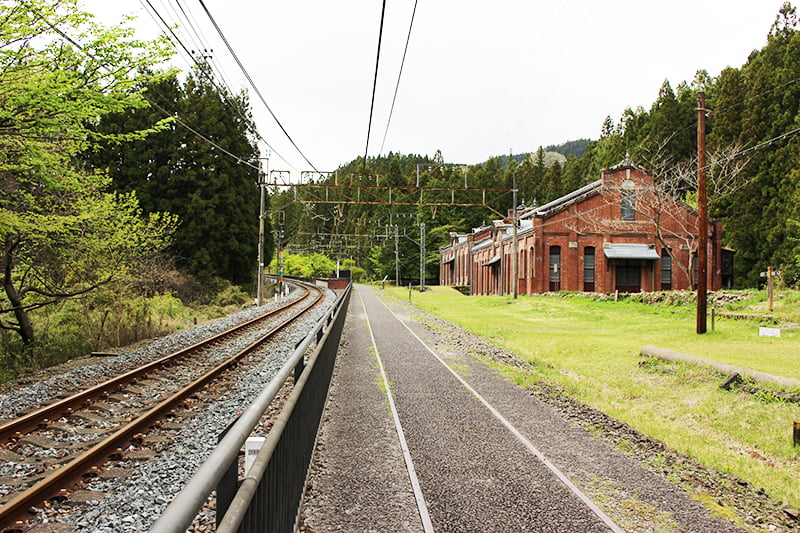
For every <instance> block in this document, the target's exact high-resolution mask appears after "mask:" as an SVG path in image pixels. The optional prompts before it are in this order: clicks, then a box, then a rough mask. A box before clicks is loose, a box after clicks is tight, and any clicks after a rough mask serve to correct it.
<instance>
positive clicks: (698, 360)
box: [640, 345, 800, 389]
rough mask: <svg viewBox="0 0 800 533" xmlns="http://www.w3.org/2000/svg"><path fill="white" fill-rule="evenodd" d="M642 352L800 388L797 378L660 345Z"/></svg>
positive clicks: (787, 386) (649, 347) (649, 346)
mask: <svg viewBox="0 0 800 533" xmlns="http://www.w3.org/2000/svg"><path fill="white" fill-rule="evenodd" d="M640 354H641V355H645V356H649V357H657V358H658V359H663V360H665V361H678V362H684V363H692V364H696V365H697V364H699V365H705V366H710V367H711V368H714V369H716V370H719V371H720V372H722V373H724V374H728V375H730V374H736V373H738V374H740V375H742V376H747V377H749V378H752V379H754V380H756V381H759V382H761V383H776V384H778V385H780V386H782V387H786V388H787V389H800V381H797V380H796V379H791V378H785V377H782V376H775V375H772V374H767V373H766V372H760V371H758V370H751V369H749V368H742V367H739V366H735V365H729V364H727V363H720V362H718V361H712V360H711V359H705V358H704V357H696V356H694V355H689V354H685V353H681V352H676V351H673V350H667V349H666V348H659V347H658V346H651V345H647V346H644V347H642V349H641V351H640Z"/></svg>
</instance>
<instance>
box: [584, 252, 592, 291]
mask: <svg viewBox="0 0 800 533" xmlns="http://www.w3.org/2000/svg"><path fill="white" fill-rule="evenodd" d="M583 290H584V291H586V292H594V246H587V247H586V248H584V249H583Z"/></svg>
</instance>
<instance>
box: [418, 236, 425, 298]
mask: <svg viewBox="0 0 800 533" xmlns="http://www.w3.org/2000/svg"><path fill="white" fill-rule="evenodd" d="M426 254H427V251H426V250H425V223H424V222H423V223H422V224H420V225H419V292H424V291H425V255H426Z"/></svg>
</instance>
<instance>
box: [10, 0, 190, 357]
mask: <svg viewBox="0 0 800 533" xmlns="http://www.w3.org/2000/svg"><path fill="white" fill-rule="evenodd" d="M131 35H132V31H131V30H130V29H127V28H125V27H122V26H118V27H115V28H111V29H106V28H102V27H100V26H97V25H95V24H93V23H92V22H91V17H90V16H89V15H87V14H86V13H82V12H80V11H79V10H78V9H77V6H76V2H75V1H74V0H63V1H62V0H58V1H57V0H25V1H20V2H17V3H15V4H12V5H9V4H0V43H2V46H0V185H1V186H0V190H1V191H2V196H0V245H2V252H1V253H2V255H0V270H1V271H2V283H3V293H2V294H3V297H2V298H0V328H2V329H7V330H11V331H14V332H16V333H17V334H19V337H20V339H21V340H22V342H23V343H24V344H26V345H31V344H33V343H34V340H35V336H34V320H33V319H32V317H31V315H30V313H31V311H33V310H35V309H39V308H41V307H43V306H47V305H51V304H53V303H58V302H61V301H63V300H65V299H68V298H74V297H76V296H79V295H83V294H87V293H89V292H91V291H93V290H95V289H97V288H98V287H100V286H103V285H109V284H112V283H115V282H118V281H120V280H122V279H124V278H128V277H130V276H133V275H135V273H136V262H137V261H138V260H143V259H144V258H146V257H147V256H149V255H150V254H153V253H155V252H156V251H158V250H160V249H161V248H162V247H163V246H164V244H165V242H166V239H167V238H168V237H169V235H170V233H171V231H172V230H173V228H174V222H175V221H174V219H173V217H171V216H169V215H162V214H156V213H154V214H152V215H151V216H150V217H149V218H142V217H141V213H140V211H139V208H138V204H137V201H136V199H135V197H133V196H132V195H116V194H113V193H109V192H107V186H108V184H109V180H108V179H107V178H106V177H105V176H104V175H103V174H102V173H98V172H88V171H84V170H81V169H80V168H79V167H78V165H76V164H75V161H74V157H75V155H76V154H78V153H79V152H81V151H84V150H86V149H88V148H89V147H90V146H92V144H93V143H94V142H96V141H97V139H98V138H100V137H102V138H104V139H105V140H107V141H114V142H125V141H128V140H130V139H133V138H141V137H142V136H145V135H147V134H148V133H152V132H154V131H157V130H158V129H160V128H163V127H165V125H166V123H165V121H158V122H156V123H154V124H152V125H151V127H150V128H147V129H144V130H137V131H132V132H128V133H126V134H117V133H108V134H106V135H102V136H100V135H97V134H95V133H94V132H92V131H91V129H90V128H89V126H90V125H91V124H92V123H94V122H96V120H97V119H98V117H102V116H103V115H105V114H107V113H111V112H118V111H121V110H123V109H126V108H131V107H134V108H136V107H143V106H145V105H146V102H145V101H144V100H143V98H142V95H141V91H140V90H138V89H137V83H138V82H137V80H136V79H135V77H134V75H135V73H136V72H138V71H141V70H142V69H144V68H146V67H147V66H149V65H151V64H154V63H156V62H159V61H161V60H163V59H164V58H165V57H167V55H168V54H167V52H166V47H165V46H163V43H160V42H150V43H144V42H140V41H136V40H134V39H132V37H131ZM67 38H69V41H68V42H65V39H67Z"/></svg>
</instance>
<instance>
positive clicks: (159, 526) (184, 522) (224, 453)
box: [150, 285, 352, 533]
mask: <svg viewBox="0 0 800 533" xmlns="http://www.w3.org/2000/svg"><path fill="white" fill-rule="evenodd" d="M351 287H352V285H349V286H348V287H347V289H346V290H344V291H343V292H342V293H341V294H340V295H339V296H338V297H337V298H336V301H335V302H334V304H333V306H332V308H331V309H330V310H329V311H328V312H327V313H325V315H324V316H322V317H321V318H320V319H319V320H318V321H317V323H316V324H315V325H314V327H313V328H312V329H311V331H309V333H308V335H306V337H305V338H304V339H303V340H302V341H301V342H300V343H299V344H298V345H297V347H296V348H295V350H294V352H293V353H292V355H291V356H290V357H289V359H287V360H286V362H285V363H284V364H283V366H282V367H281V368H280V370H279V371H278V373H277V374H276V375H275V376H274V377H273V378H272V379H271V380H270V382H269V383H268V384H267V386H266V387H265V388H264V389H263V390H262V391H261V393H260V394H259V395H258V396H257V397H256V399H255V400H253V402H252V403H251V404H250V406H248V407H247V409H246V410H245V411H244V412H243V413H242V414H241V416H240V417H239V419H238V420H237V421H236V422H235V423H234V424H233V425H232V426H231V427H230V428H229V429H228V432H227V433H226V435H225V436H224V437H223V438H222V439H221V440H220V442H219V444H218V445H217V447H216V448H214V450H213V451H212V452H211V454H210V455H209V456H208V458H207V459H206V460H205V462H204V463H203V464H202V465H200V467H199V468H198V469H197V471H196V472H195V474H194V475H193V476H192V477H191V479H189V481H188V482H187V483H186V485H185V486H184V487H183V489H182V490H181V491H180V492H179V493H178V494H177V495H176V496H175V498H174V499H173V500H172V502H171V503H170V504H169V505H168V506H167V508H166V509H164V512H163V513H162V514H161V516H160V517H159V518H158V520H156V522H155V523H154V524H153V526H152V527H151V528H150V532H151V533H173V532H174V533H181V532H184V531H186V530H187V529H188V528H189V526H190V525H191V524H192V521H193V520H194V518H195V517H196V516H197V514H198V512H199V510H200V509H201V508H202V507H203V505H204V504H205V503H206V500H207V499H208V496H209V495H210V494H211V492H212V491H213V490H214V489H215V488H216V485H217V483H218V482H219V481H220V479H222V477H223V475H224V474H225V473H226V471H227V469H228V467H229V465H230V464H231V463H232V462H233V461H236V460H237V457H238V454H239V450H240V449H241V448H242V446H243V445H244V442H245V440H247V437H249V436H250V434H251V433H252V431H253V429H254V428H255V427H256V425H257V424H258V423H259V420H260V419H261V417H262V416H263V414H264V412H265V411H266V410H267V408H268V407H269V405H270V403H271V402H272V400H273V399H274V398H275V396H277V394H278V392H279V391H280V390H281V388H282V387H283V384H284V383H285V382H286V380H287V379H289V376H290V375H291V373H292V371H293V370H294V369H295V367H297V366H298V365H299V364H301V363H302V361H303V357H304V355H305V353H306V351H308V349H309V347H310V346H311V345H312V343H315V342H317V339H318V336H319V335H320V334H322V333H323V332H325V328H326V327H327V326H328V325H329V324H330V323H331V322H332V320H333V318H334V317H335V316H337V315H338V314H339V312H340V311H341V310H342V307H343V305H342V304H343V303H344V302H346V301H347V297H348V296H349V293H350V288H351Z"/></svg>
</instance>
